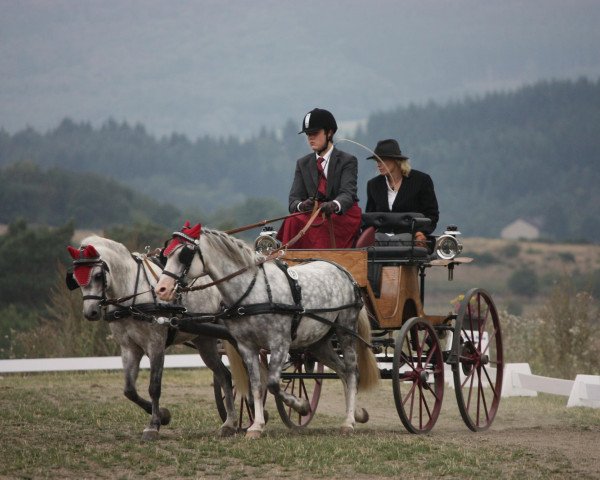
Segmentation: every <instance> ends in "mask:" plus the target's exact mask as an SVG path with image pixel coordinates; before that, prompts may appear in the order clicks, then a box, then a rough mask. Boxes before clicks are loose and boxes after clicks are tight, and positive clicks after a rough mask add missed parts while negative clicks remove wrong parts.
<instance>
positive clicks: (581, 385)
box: [567, 375, 600, 408]
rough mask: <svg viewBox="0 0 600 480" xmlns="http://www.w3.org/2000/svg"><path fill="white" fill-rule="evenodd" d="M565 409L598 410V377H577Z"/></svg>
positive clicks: (599, 391)
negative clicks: (583, 408)
mask: <svg viewBox="0 0 600 480" xmlns="http://www.w3.org/2000/svg"><path fill="white" fill-rule="evenodd" d="M567 407H591V408H600V375H577V377H575V383H574V384H573V389H572V390H571V394H570V395H569V401H568V402H567Z"/></svg>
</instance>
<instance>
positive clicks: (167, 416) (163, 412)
mask: <svg viewBox="0 0 600 480" xmlns="http://www.w3.org/2000/svg"><path fill="white" fill-rule="evenodd" d="M159 411H160V424H161V425H168V424H169V423H170V422H171V412H169V409H168V408H161V409H160V410H159Z"/></svg>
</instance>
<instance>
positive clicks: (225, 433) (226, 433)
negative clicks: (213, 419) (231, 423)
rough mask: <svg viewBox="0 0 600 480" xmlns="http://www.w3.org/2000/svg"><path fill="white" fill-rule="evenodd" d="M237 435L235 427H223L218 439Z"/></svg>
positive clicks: (220, 429)
mask: <svg viewBox="0 0 600 480" xmlns="http://www.w3.org/2000/svg"><path fill="white" fill-rule="evenodd" d="M236 433H237V430H236V429H235V428H233V427H221V428H219V431H218V433H217V436H218V437H221V438H225V437H233V436H234V435H235V434H236Z"/></svg>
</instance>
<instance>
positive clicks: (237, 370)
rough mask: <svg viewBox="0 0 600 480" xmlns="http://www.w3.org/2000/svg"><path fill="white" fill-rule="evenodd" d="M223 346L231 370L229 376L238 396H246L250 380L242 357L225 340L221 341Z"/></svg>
mask: <svg viewBox="0 0 600 480" xmlns="http://www.w3.org/2000/svg"><path fill="white" fill-rule="evenodd" d="M223 348H224V349H225V354H226V355H227V357H228V358H229V370H230V371H231V377H232V379H233V383H234V385H235V389H236V390H237V393H238V396H239V397H242V396H248V393H249V383H250V382H249V379H248V372H247V371H246V366H245V365H244V362H243V360H242V357H241V356H240V354H239V353H238V351H237V349H236V348H235V347H234V346H233V345H232V344H231V343H229V342H227V341H225V340H224V341H223Z"/></svg>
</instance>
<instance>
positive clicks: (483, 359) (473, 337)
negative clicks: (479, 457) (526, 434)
mask: <svg viewBox="0 0 600 480" xmlns="http://www.w3.org/2000/svg"><path fill="white" fill-rule="evenodd" d="M456 332H460V335H458V334H457V333H456ZM452 354H453V355H455V354H457V355H458V362H457V363H455V364H454V365H452V370H453V374H454V387H455V390H456V401H457V402H458V409H459V410H460V414H461V416H462V418H463V420H464V422H465V423H466V425H467V427H469V428H470V429H471V430H473V431H474V432H477V431H480V430H486V429H487V428H489V426H490V425H491V424H492V422H493V420H494V417H495V416H496V413H497V411H498V405H499V403H500V394H501V392H502V377H503V369H504V359H503V355H502V332H501V330H500V322H499V320H498V312H497V311H496V307H495V305H494V302H493V301H492V298H491V297H490V295H489V293H487V292H486V291H485V290H482V289H479V288H474V289H472V290H469V291H468V292H467V293H466V295H465V298H464V299H463V301H462V302H461V304H460V308H459V310H458V315H457V318H456V326H455V334H454V340H453V345H452Z"/></svg>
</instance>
